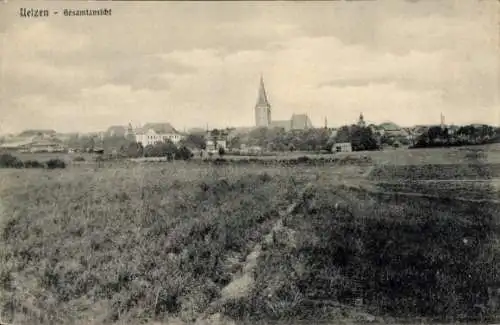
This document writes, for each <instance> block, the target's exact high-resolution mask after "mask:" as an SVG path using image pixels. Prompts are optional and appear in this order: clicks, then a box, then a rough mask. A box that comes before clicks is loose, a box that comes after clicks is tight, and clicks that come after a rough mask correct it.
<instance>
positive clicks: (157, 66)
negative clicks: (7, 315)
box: [0, 0, 500, 133]
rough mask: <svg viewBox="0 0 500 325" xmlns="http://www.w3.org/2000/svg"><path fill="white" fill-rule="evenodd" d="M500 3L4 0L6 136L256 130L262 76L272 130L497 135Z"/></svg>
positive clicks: (1, 127)
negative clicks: (482, 126) (278, 124)
mask: <svg viewBox="0 0 500 325" xmlns="http://www.w3.org/2000/svg"><path fill="white" fill-rule="evenodd" d="M499 4H500V2H499V1H496V0H383V1H382V0H379V1H330V2H328V1H321V2H264V1H260V2H245V1H239V2H159V1H158V2H157V1H147V2H140V1H136V2H108V1H106V2H104V1H98V2H87V1H74V2H68V1H66V2H59V1H50V2H49V1H36V2H35V1H30V2H27V1H26V2H25V1H12V0H11V1H6V0H4V1H3V2H2V3H0V42H1V43H0V68H1V70H0V133H16V132H20V131H22V130H24V129H34V128H36V129H55V130H57V131H59V132H77V131H78V132H89V131H99V130H105V129H106V128H107V127H109V126H110V125H122V124H123V125H126V124H128V123H129V122H130V123H132V124H133V125H134V126H136V125H137V126H138V125H142V124H144V123H147V122H169V123H171V124H172V125H173V126H174V127H176V128H177V129H179V130H182V129H184V128H186V129H188V128H192V127H206V126H207V125H208V127H210V128H216V127H217V128H218V127H226V126H253V125H254V124H255V121H254V119H255V117H254V106H255V104H256V100H257V93H258V86H259V78H260V76H261V75H262V76H263V78H264V82H265V85H266V90H267V93H268V96H269V100H270V103H271V105H272V119H273V120H283V119H288V118H290V117H291V115H292V114H293V113H296V114H308V116H309V117H310V119H311V121H312V123H313V124H314V125H316V126H323V125H324V120H325V118H326V119H327V121H328V125H329V126H331V127H335V126H340V125H344V124H351V123H353V122H355V121H356V120H357V118H358V116H359V114H360V113H361V112H362V113H363V115H364V117H365V120H367V121H368V122H369V123H382V122H386V121H392V122H395V123H396V124H399V125H403V126H410V125H415V124H431V123H435V124H438V123H439V121H440V114H441V112H442V113H443V114H444V116H445V119H446V120H445V121H446V123H450V124H451V123H453V124H465V123H488V124H493V125H498V124H500V95H499V93H500V52H499V50H500V41H499V35H500V33H499V28H500V23H499V22H500V9H499V8H500V5H499ZM21 7H28V8H47V9H53V10H62V9H79V8H89V9H97V8H109V9H111V10H112V15H111V16H100V17H64V16H61V15H58V16H54V15H51V16H50V17H46V18H21V17H20V16H19V10H20V8H21Z"/></svg>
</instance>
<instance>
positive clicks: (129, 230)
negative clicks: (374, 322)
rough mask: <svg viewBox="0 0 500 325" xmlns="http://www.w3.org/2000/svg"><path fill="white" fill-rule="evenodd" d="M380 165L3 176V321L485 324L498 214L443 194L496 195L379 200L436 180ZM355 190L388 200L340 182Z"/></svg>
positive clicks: (481, 188) (470, 170) (80, 169)
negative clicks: (369, 319)
mask: <svg viewBox="0 0 500 325" xmlns="http://www.w3.org/2000/svg"><path fill="white" fill-rule="evenodd" d="M433 150H436V149H433ZM436 152H438V153H439V154H440V155H441V156H448V157H449V155H452V154H451V153H450V152H451V151H450V152H440V151H436ZM376 154H380V153H376ZM391 154H394V155H395V153H391ZM398 154H399V153H398ZM405 154H406V153H405ZM459 154H460V155H462V156H463V157H465V154H464V153H463V152H460V153H459ZM401 155H403V156H404V154H401ZM406 155H407V154H406ZM455 155H458V154H457V153H455ZM405 157H408V156H405ZM419 157H432V155H429V156H427V155H426V154H424V153H422V152H420V156H419ZM487 158H488V159H490V156H488V157H487ZM376 159H379V158H376ZM426 159H427V161H433V160H439V159H440V158H436V157H434V158H426ZM380 161H382V158H380ZM400 161H403V159H400ZM419 161H420V162H421V161H423V160H422V159H419ZM471 161H472V162H474V161H475V162H476V164H475V165H474V164H469V165H470V166H469V165H465V167H464V166H462V167H461V169H459V170H460V173H458V174H457V173H454V174H453V175H454V177H455V179H461V176H464V177H465V176H467V175H469V176H470V175H471V174H474V173H479V174H480V173H484V172H482V171H481V170H483V169H484V166H485V163H484V161H479V162H478V160H477V159H476V160H474V159H472V160H470V159H469V160H468V162H469V163H470V162H471ZM467 166H469V167H467ZM471 166H473V167H471ZM376 168H384V167H383V166H382V167H380V166H379V167H376ZM376 168H369V167H367V166H355V165H349V166H321V167H315V166H295V167H279V168H277V167H273V166H260V165H252V164H249V165H243V166H241V165H224V166H213V165H206V164H205V165H203V164H196V163H185V162H175V163H153V164H137V163H132V164H130V165H116V166H113V165H111V166H110V165H107V166H105V167H104V168H95V167H94V166H86V165H74V166H70V167H69V168H67V169H64V170H40V169H38V170H37V169H33V170H30V169H28V170H6V169H4V170H0V197H1V200H0V213H1V216H2V218H1V226H0V230H1V238H0V246H1V247H2V250H1V254H0V285H1V286H2V289H1V290H0V304H1V305H0V307H1V311H2V314H1V316H2V317H3V320H4V321H8V322H11V323H14V324H34V323H37V324H42V323H43V324H70V323H75V324H110V323H114V322H121V323H122V324H139V323H148V322H149V323H150V322H153V321H156V322H161V323H168V322H169V321H172V319H177V320H179V321H183V322H192V321H193V320H195V319H196V318H198V317H199V316H200V315H201V314H203V313H204V312H206V311H207V310H210V309H211V308H216V307H213V304H214V303H215V302H217V303H219V305H218V307H217V308H219V309H217V311H218V312H220V313H222V314H224V315H226V316H227V317H231V318H233V319H237V320H239V321H242V320H245V319H246V320H247V321H252V322H255V321H257V320H266V321H274V320H283V319H294V320H296V321H298V320H299V319H308V318H309V319H310V318H314V319H316V320H317V319H319V318H320V317H323V318H324V319H326V320H330V321H332V320H340V319H343V320H345V319H348V320H353V321H355V320H366V316H362V315H365V313H369V314H371V315H376V316H377V317H378V316H382V317H388V316H391V317H417V316H425V317H430V318H433V317H435V318H441V319H442V318H445V319H455V320H456V319H477V317H487V316H492V315H493V316H494V315H496V313H497V309H496V307H495V301H496V300H495V299H496V298H495V296H494V295H492V294H491V290H493V289H496V288H497V283H500V279H499V278H498V275H500V272H499V271H500V268H499V266H500V263H499V261H498V256H499V254H498V252H497V249H498V245H497V244H496V242H497V241H498V236H497V234H498V230H497V228H498V221H497V217H496V215H497V214H498V209H499V207H500V205H498V204H496V203H493V202H486V203H475V202H467V201H455V200H453V198H454V197H456V196H457V195H459V196H461V197H463V198H468V197H471V196H470V195H472V194H471V193H473V194H474V195H475V197H477V196H479V197H486V195H490V196H491V195H494V194H492V193H491V191H490V190H491V189H490V188H489V187H488V186H487V185H488V184H489V182H483V183H481V184H479V183H474V184H473V185H472V184H471V185H468V183H461V184H459V185H456V186H457V187H456V188H452V189H450V188H449V184H448V187H446V186H447V184H446V183H445V184H441V185H440V186H443V188H445V189H446V188H447V189H448V192H446V191H444V190H443V191H435V192H438V193H437V194H441V198H440V199H432V198H424V197H422V198H414V197H411V198H410V197H405V196H401V195H391V194H390V193H391V192H393V191H398V192H399V191H402V190H404V191H411V192H418V193H421V192H426V191H427V190H428V189H430V188H436V185H435V184H430V185H429V184H427V183H425V184H427V185H425V184H422V183H418V184H417V185H415V183H411V182H406V183H404V182H403V183H401V184H402V185H401V184H400V185H399V187H396V188H394V187H390V186H389V185H387V184H385V185H384V184H383V183H384V182H385V181H388V180H389V179H385V180H384V179H382V178H381V176H380V175H389V174H390V175H392V178H390V182H392V183H394V182H395V181H397V180H398V177H401V175H407V171H405V172H403V173H401V172H394V170H393V169H391V168H394V167H387V168H389V169H388V170H389V172H387V168H386V169H384V170H382V171H378V170H377V169H376ZM401 168H403V167H401ZM422 168H424V169H425V168H428V167H422ZM481 168H483V169H481ZM478 170H479V172H478ZM384 173H385V174H384ZM373 175H378V176H373ZM481 175H482V174H481ZM377 177H378V179H377ZM358 181H360V184H362V182H364V181H367V182H368V181H369V182H372V183H373V182H374V184H375V185H377V186H375V188H379V190H380V189H382V191H383V192H385V195H379V194H377V193H376V192H373V191H367V190H364V188H363V186H357V187H356V188H357V190H355V189H352V188H350V187H348V186H355V185H356V184H358ZM384 186H385V187H384ZM457 189H459V190H457ZM387 193H389V194H387ZM457 193H458V194H457ZM481 193H483V194H481ZM284 211H285V212H284ZM251 256H255V262H252V259H251V258H250V257H251ZM252 263H253V264H252ZM250 264H252V266H251V267H250ZM247 269H251V271H248V270H247ZM248 274H251V276H250V277H245V276H247V275H248ZM245 279H246V280H245ZM238 281H239V282H238ZM245 281H246V282H245ZM242 283H243V284H242ZM236 284H239V285H240V287H239V289H238V290H236V291H235V290H234V286H235V285H236ZM228 292H229V293H228ZM235 292H236V293H235ZM228 297H229V298H230V299H229V298H228ZM214 310H215V309H214ZM214 312H215V311H214ZM360 315H361V316H360ZM360 317H361V318H360ZM384 319H387V318H384Z"/></svg>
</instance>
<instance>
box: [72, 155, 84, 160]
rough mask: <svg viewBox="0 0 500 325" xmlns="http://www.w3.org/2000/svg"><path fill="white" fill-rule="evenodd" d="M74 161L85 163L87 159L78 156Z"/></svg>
mask: <svg viewBox="0 0 500 325" xmlns="http://www.w3.org/2000/svg"><path fill="white" fill-rule="evenodd" d="M73 161H85V158H83V157H82V156H76V157H75V158H73Z"/></svg>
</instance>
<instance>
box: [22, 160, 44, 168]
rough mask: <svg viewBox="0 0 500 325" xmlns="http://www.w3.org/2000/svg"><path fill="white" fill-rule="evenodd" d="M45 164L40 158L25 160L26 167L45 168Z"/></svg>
mask: <svg viewBox="0 0 500 325" xmlns="http://www.w3.org/2000/svg"><path fill="white" fill-rule="evenodd" d="M44 167H45V165H44V164H43V163H41V162H39V161H38V160H26V161H25V162H24V168H44Z"/></svg>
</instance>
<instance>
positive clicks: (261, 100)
mask: <svg viewBox="0 0 500 325" xmlns="http://www.w3.org/2000/svg"><path fill="white" fill-rule="evenodd" d="M257 106H271V105H270V104H269V100H268V99H267V93H266V87H265V86H264V77H262V74H261V75H260V87H259V97H258V99H257Z"/></svg>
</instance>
